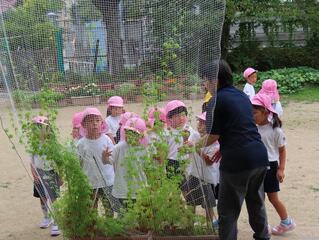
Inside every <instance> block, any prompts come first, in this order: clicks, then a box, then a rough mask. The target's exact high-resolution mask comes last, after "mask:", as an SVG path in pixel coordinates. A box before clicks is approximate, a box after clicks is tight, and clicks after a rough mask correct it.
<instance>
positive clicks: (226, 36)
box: [221, 19, 230, 59]
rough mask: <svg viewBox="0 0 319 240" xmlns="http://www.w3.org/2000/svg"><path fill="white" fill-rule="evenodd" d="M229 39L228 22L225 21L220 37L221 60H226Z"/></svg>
mask: <svg viewBox="0 0 319 240" xmlns="http://www.w3.org/2000/svg"><path fill="white" fill-rule="evenodd" d="M229 38H230V22H228V21H227V20H226V19H225V22H224V25H223V31H222V37H221V58H222V59H226V57H227V51H228V48H229V40H230V39H229Z"/></svg>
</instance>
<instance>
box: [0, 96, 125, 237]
mask: <svg viewBox="0 0 319 240" xmlns="http://www.w3.org/2000/svg"><path fill="white" fill-rule="evenodd" d="M40 100H41V101H40V103H41V110H40V112H39V113H38V114H37V115H41V116H46V117H47V118H48V120H49V132H50V134H47V136H46V137H45V138H42V141H40V135H41V134H42V129H41V128H39V127H38V126H37V125H36V124H33V123H32V118H33V117H34V116H33V113H32V112H31V111H30V110H26V111H25V112H20V113H19V114H18V117H19V124H20V126H21V131H19V129H18V126H15V125H14V124H13V129H14V130H15V132H16V136H18V137H19V142H20V143H21V144H24V146H25V149H26V151H27V152H28V153H29V154H31V155H35V154H37V155H39V156H44V157H45V159H46V161H48V162H49V163H50V164H51V165H52V166H53V168H54V170H55V171H56V172H57V173H58V174H59V177H60V178H61V179H62V181H63V182H64V185H63V191H62V194H61V196H60V198H58V200H57V201H55V202H54V203H53V206H52V207H51V209H50V214H51V215H52V216H53V218H54V219H55V221H56V222H57V223H58V225H59V226H60V228H61V230H62V232H63V234H64V236H65V237H66V238H70V239H76V238H78V237H83V236H90V237H94V236H96V235H101V234H103V235H107V236H113V235H119V234H120V233H123V231H124V230H123V229H124V228H123V225H122V224H121V223H120V222H119V221H118V220H117V219H113V218H109V219H107V220H106V218H107V217H106V216H99V215H98V213H97V210H96V209H95V208H93V201H92V199H91V188H90V183H89V181H88V179H87V176H86V175H85V174H84V172H83V170H82V168H81V166H80V162H79V159H78V156H77V154H76V153H75V152H74V149H73V148H72V147H70V145H67V144H63V143H61V142H60V141H59V138H58V128H57V126H56V124H55V121H56V117H57V113H58V112H57V110H56V109H54V108H52V107H49V104H50V103H51V102H50V101H48V99H47V98H45V97H44V98H41V99H40ZM11 116H12V115H11ZM11 122H12V123H14V121H11ZM6 133H7V134H8V137H9V138H11V139H12V138H13V137H14V136H13V134H9V130H8V129H6ZM12 143H13V142H12Z"/></svg>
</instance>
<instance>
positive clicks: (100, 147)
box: [77, 134, 114, 189]
mask: <svg viewBox="0 0 319 240" xmlns="http://www.w3.org/2000/svg"><path fill="white" fill-rule="evenodd" d="M106 148H108V149H109V151H111V150H112V149H113V148H114V145H113V142H112V140H111V139H110V138H109V137H108V136H106V135H105V134H101V136H100V137H99V138H98V139H94V140H93V139H88V138H86V137H83V138H81V139H80V140H79V142H78V144H77V152H78V154H79V157H80V163H81V166H82V168H83V171H84V173H85V174H86V176H87V177H88V178H89V180H90V183H91V185H92V188H93V189H96V188H102V187H106V186H112V185H113V182H114V169H113V166H112V165H110V164H103V162H102V152H103V151H104V150H105V149H106Z"/></svg>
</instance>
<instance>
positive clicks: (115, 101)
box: [107, 96, 124, 107]
mask: <svg viewBox="0 0 319 240" xmlns="http://www.w3.org/2000/svg"><path fill="white" fill-rule="evenodd" d="M107 105H108V106H109V107H111V106H112V107H124V101H123V98H121V97H120V96H113V97H110V98H109V99H108V100H107Z"/></svg>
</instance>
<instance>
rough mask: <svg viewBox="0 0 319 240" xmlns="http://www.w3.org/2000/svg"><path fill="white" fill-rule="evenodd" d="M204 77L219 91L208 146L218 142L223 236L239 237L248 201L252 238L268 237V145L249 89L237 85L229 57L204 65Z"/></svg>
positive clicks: (212, 104) (211, 109) (209, 125)
mask: <svg viewBox="0 0 319 240" xmlns="http://www.w3.org/2000/svg"><path fill="white" fill-rule="evenodd" d="M216 69H217V70H218V71H216ZM200 76H201V78H202V79H203V80H204V81H206V82H207V83H208V88H209V90H210V91H213V90H212V88H213V87H214V86H217V94H213V96H214V97H213V98H212V99H211V100H210V102H209V103H208V106H207V121H206V130H207V132H208V133H209V135H208V138H207V141H206V146H209V145H210V144H212V143H213V142H214V141H216V140H219V142H220V154H221V157H222V159H221V162H220V187H219V201H218V214H219V237H220V239H221V240H234V239H237V220H238V217H239V214H240V211H241V206H242V203H243V201H244V200H245V201H246V205H247V210H248V215H249V223H250V225H251V227H252V229H253V230H254V232H255V233H254V238H255V239H269V238H270V237H269V233H268V222H267V214H266V210H265V205H264V198H265V196H264V189H263V181H264V177H265V174H266V171H267V166H268V158H267V150H266V148H265V146H264V144H263V143H262V142H261V138H260V135H259V133H258V130H257V127H256V125H255V123H254V119H253V114H252V105H251V103H250V101H249V98H248V97H247V96H246V95H245V93H243V92H242V91H240V90H238V89H236V88H235V87H234V86H233V80H232V72H231V69H230V67H229V65H228V64H227V63H226V62H225V61H223V60H220V61H214V62H212V63H209V64H207V65H205V66H204V67H203V68H202V69H201V71H200ZM216 77H217V81H216ZM216 84H217V85H216Z"/></svg>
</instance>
